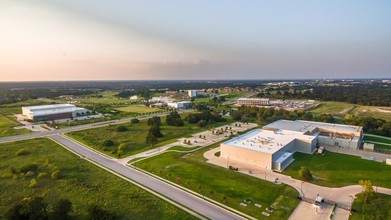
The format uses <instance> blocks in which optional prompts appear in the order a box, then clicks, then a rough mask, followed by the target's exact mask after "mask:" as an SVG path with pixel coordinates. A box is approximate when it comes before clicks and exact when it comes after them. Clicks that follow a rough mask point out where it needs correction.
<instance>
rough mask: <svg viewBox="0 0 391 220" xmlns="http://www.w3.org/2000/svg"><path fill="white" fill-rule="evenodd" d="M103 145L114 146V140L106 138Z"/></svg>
mask: <svg viewBox="0 0 391 220" xmlns="http://www.w3.org/2000/svg"><path fill="white" fill-rule="evenodd" d="M103 146H105V147H112V146H114V141H112V140H105V141H104V142H103Z"/></svg>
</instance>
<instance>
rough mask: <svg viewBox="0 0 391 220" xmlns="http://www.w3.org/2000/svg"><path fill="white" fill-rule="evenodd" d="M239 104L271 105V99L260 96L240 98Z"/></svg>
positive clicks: (237, 102)
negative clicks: (260, 97)
mask: <svg viewBox="0 0 391 220" xmlns="http://www.w3.org/2000/svg"><path fill="white" fill-rule="evenodd" d="M236 104H237V105H248V106H266V105H270V100H269V99H259V98H239V99H238V100H237V101H236Z"/></svg>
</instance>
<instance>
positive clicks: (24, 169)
mask: <svg viewBox="0 0 391 220" xmlns="http://www.w3.org/2000/svg"><path fill="white" fill-rule="evenodd" d="M37 170H38V165H37V164H25V165H23V166H22V167H21V168H19V173H27V172H28V171H33V172H35V171H37Z"/></svg>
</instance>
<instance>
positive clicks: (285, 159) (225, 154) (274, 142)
mask: <svg viewBox="0 0 391 220" xmlns="http://www.w3.org/2000/svg"><path fill="white" fill-rule="evenodd" d="M361 139H362V127H358V126H348V125H339V124H329V123H320V122H310V121H301V120H298V121H287V120H279V121H276V122H273V123H271V124H269V125H266V126H264V127H263V129H256V130H252V131H250V132H248V133H246V134H243V135H240V136H238V137H236V138H233V139H231V140H229V141H226V142H224V143H222V144H221V145H220V152H221V157H222V158H226V159H227V162H230V161H231V162H234V161H235V162H239V163H243V164H247V165H250V166H254V167H258V168H261V169H265V168H266V169H272V170H277V171H282V170H283V169H285V168H286V167H287V166H288V165H289V164H290V163H291V162H292V161H293V154H294V153H295V152H302V153H308V154H310V153H313V152H314V151H315V150H316V148H317V146H321V145H334V146H340V147H345V148H353V149H357V148H358V147H359V146H360V143H361Z"/></svg>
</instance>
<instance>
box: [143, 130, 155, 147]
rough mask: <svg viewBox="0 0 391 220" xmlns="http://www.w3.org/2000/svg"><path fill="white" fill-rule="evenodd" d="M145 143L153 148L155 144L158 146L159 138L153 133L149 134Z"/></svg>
mask: <svg viewBox="0 0 391 220" xmlns="http://www.w3.org/2000/svg"><path fill="white" fill-rule="evenodd" d="M145 142H146V143H147V144H150V145H151V146H153V145H154V144H157V142H158V140H157V137H156V136H155V135H154V134H153V133H151V132H149V133H148V134H147V137H146V138H145Z"/></svg>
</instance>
